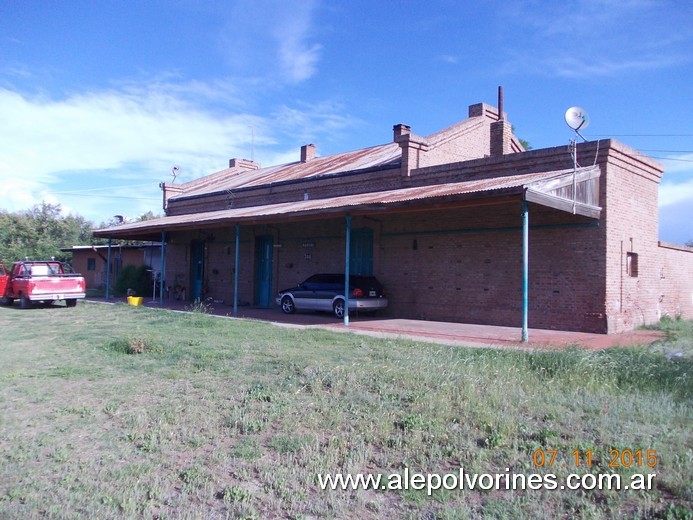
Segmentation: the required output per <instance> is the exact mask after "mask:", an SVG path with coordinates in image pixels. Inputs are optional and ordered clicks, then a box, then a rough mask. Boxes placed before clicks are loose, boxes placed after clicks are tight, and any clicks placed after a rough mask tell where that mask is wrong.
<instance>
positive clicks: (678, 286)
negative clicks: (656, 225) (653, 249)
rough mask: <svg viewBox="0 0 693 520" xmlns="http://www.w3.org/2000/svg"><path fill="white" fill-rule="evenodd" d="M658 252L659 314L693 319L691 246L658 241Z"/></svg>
mask: <svg viewBox="0 0 693 520" xmlns="http://www.w3.org/2000/svg"><path fill="white" fill-rule="evenodd" d="M658 253H659V258H660V260H659V265H660V272H659V292H660V296H659V304H660V306H659V311H660V314H661V316H662V317H664V316H669V317H671V318H679V317H680V318H683V319H688V320H690V319H693V248H691V247H685V246H678V245H674V244H665V243H662V242H660V243H659V248H658Z"/></svg>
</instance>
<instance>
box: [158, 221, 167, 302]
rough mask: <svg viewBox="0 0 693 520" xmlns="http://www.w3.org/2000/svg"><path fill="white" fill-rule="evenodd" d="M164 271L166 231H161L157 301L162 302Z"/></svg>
mask: <svg viewBox="0 0 693 520" xmlns="http://www.w3.org/2000/svg"><path fill="white" fill-rule="evenodd" d="M165 272H166V231H162V232H161V280H160V285H159V303H160V304H161V305H163V304H164V278H165V277H164V273H165Z"/></svg>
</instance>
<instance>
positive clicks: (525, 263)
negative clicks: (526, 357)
mask: <svg viewBox="0 0 693 520" xmlns="http://www.w3.org/2000/svg"><path fill="white" fill-rule="evenodd" d="M528 312H529V210H528V208H527V201H526V200H524V198H523V199H522V342H523V343H526V342H527V341H529V331H528V329H527V321H528V320H527V314H528Z"/></svg>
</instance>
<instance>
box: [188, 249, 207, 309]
mask: <svg viewBox="0 0 693 520" xmlns="http://www.w3.org/2000/svg"><path fill="white" fill-rule="evenodd" d="M190 266H191V269H192V272H191V274H190V298H191V299H192V300H193V301H195V300H200V299H202V297H203V294H202V293H203V287H204V278H205V243H204V241H202V240H193V241H192V243H191V244H190Z"/></svg>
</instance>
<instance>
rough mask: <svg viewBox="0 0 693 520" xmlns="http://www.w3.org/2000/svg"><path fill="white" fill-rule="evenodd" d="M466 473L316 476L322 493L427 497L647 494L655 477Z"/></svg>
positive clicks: (644, 474) (642, 475) (462, 469)
mask: <svg viewBox="0 0 693 520" xmlns="http://www.w3.org/2000/svg"><path fill="white" fill-rule="evenodd" d="M505 471H506V472H505V473H470V472H467V471H465V469H464V468H459V470H458V471H457V472H450V473H443V474H440V473H415V472H410V471H409V468H404V471H403V473H391V474H383V473H355V474H352V473H318V475H317V476H318V486H319V487H320V489H322V490H328V489H329V490H333V491H336V490H341V491H348V490H354V491H355V490H359V489H364V490H365V489H380V490H385V491H406V490H410V489H411V490H424V489H425V490H426V492H427V494H428V495H429V496H430V495H431V494H432V493H433V492H434V491H438V490H441V489H443V490H447V491H453V490H465V489H466V490H470V491H473V490H481V491H488V490H497V491H503V490H540V489H549V490H551V489H568V490H593V489H597V490H616V491H619V490H628V489H632V490H645V491H647V490H651V489H652V488H653V486H654V478H655V477H656V476H657V474H656V473H634V474H632V475H630V476H622V475H619V474H617V473H585V474H577V473H571V474H569V475H567V476H566V477H558V476H557V475H556V474H554V473H541V474H540V473H530V474H524V473H510V469H509V468H506V470H505Z"/></svg>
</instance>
